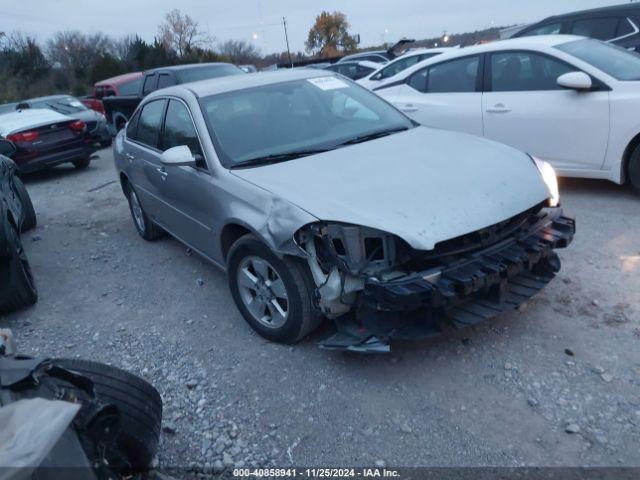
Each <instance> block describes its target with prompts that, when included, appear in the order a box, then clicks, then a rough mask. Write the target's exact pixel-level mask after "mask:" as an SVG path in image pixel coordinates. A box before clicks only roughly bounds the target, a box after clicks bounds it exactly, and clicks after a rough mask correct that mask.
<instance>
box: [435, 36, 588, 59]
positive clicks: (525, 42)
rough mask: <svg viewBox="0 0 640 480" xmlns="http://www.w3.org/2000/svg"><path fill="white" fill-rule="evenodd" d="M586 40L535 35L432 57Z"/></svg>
mask: <svg viewBox="0 0 640 480" xmlns="http://www.w3.org/2000/svg"><path fill="white" fill-rule="evenodd" d="M584 38H585V37H580V36H577V35H535V36H533V37H518V38H508V39H506V40H496V41H495V42H490V43H483V44H482V45H473V46H470V47H464V48H454V49H451V50H450V51H447V52H444V53H443V54H442V55H438V56H436V57H432V58H431V59H438V60H440V59H443V58H448V57H451V56H456V57H461V56H464V55H468V54H470V53H482V52H491V51H494V50H508V49H519V48H523V49H526V48H536V47H538V48H540V47H555V46H558V45H562V44H563V43H569V42H573V41H575V40H583V39H584ZM431 59H429V60H431ZM425 61H427V60H425Z"/></svg>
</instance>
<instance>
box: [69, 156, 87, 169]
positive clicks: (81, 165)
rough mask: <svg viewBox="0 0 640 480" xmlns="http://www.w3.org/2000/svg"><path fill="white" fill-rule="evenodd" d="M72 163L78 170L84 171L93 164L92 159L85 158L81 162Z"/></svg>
mask: <svg viewBox="0 0 640 480" xmlns="http://www.w3.org/2000/svg"><path fill="white" fill-rule="evenodd" d="M72 163H73V166H74V167H76V168H77V169H78V170H84V169H85V168H87V167H88V166H89V164H90V163H91V157H85V158H81V159H80V160H74V161H73V162H72Z"/></svg>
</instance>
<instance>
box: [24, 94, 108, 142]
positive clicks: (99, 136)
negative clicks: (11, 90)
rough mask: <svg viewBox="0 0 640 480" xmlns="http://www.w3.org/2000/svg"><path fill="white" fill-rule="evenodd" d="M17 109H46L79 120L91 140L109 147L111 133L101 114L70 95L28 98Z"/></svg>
mask: <svg viewBox="0 0 640 480" xmlns="http://www.w3.org/2000/svg"><path fill="white" fill-rule="evenodd" d="M17 108H48V109H49V110H53V111H54V112H58V113H61V114H63V115H67V116H68V117H71V118H75V119H76V120H81V121H83V122H84V124H85V125H86V126H87V132H89V135H91V139H92V140H93V141H94V142H95V143H98V144H100V146H102V147H108V146H109V145H111V137H112V136H111V132H110V131H109V128H108V126H107V119H106V118H105V116H104V115H103V114H102V113H99V112H96V111H95V110H91V109H89V108H87V107H86V106H85V105H84V104H83V103H82V102H81V101H80V100H78V99H77V98H75V97H72V96H71V95H49V96H47V97H37V98H30V99H28V100H22V101H21V102H19V103H18V104H16V109H17Z"/></svg>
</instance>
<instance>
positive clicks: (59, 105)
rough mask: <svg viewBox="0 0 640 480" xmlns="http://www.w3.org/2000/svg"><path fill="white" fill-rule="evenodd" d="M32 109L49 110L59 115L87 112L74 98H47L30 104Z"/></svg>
mask: <svg viewBox="0 0 640 480" xmlns="http://www.w3.org/2000/svg"><path fill="white" fill-rule="evenodd" d="M29 104H30V105H31V108H48V109H49V110H54V111H56V112H58V113H62V114H67V113H76V112H81V111H83V110H87V107H85V106H84V105H83V104H82V102H80V100H78V99H77V98H73V97H58V98H47V99H44V100H35V101H31V102H29Z"/></svg>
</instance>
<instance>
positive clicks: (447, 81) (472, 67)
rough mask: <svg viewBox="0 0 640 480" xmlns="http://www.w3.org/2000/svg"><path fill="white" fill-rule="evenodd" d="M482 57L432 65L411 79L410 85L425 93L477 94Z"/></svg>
mask: <svg viewBox="0 0 640 480" xmlns="http://www.w3.org/2000/svg"><path fill="white" fill-rule="evenodd" d="M479 65H480V57H477V56H471V57H464V58H460V59H458V60H451V61H448V62H444V63H438V64H436V65H431V66H430V67H427V68H424V69H422V70H419V71H418V72H416V73H414V74H413V75H412V76H411V77H410V78H409V85H410V86H411V87H413V88H415V89H416V90H418V91H419V92H423V93H468V92H475V91H476V85H477V81H478V67H479Z"/></svg>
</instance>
